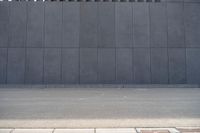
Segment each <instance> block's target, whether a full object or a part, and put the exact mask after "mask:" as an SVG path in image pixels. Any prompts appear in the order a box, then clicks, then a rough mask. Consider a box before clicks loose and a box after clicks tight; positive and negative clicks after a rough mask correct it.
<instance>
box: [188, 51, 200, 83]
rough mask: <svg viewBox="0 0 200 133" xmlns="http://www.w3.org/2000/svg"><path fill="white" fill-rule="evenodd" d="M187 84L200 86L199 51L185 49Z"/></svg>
mask: <svg viewBox="0 0 200 133" xmlns="http://www.w3.org/2000/svg"><path fill="white" fill-rule="evenodd" d="M186 57H187V60H186V61H187V83H189V84H197V83H198V84H200V69H199V68H200V60H199V57H200V49H199V48H187V50H186Z"/></svg>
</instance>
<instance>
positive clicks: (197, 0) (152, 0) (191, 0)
mask: <svg viewBox="0 0 200 133" xmlns="http://www.w3.org/2000/svg"><path fill="white" fill-rule="evenodd" d="M2 1H9V2H12V1H17V2H21V1H25V2H28V1H35V2H37V1H43V2H45V1H66V2H147V3H148V2H154V3H159V2H189V3H193V2H194V3H200V0H0V2H2Z"/></svg>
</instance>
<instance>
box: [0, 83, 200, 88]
mask: <svg viewBox="0 0 200 133" xmlns="http://www.w3.org/2000/svg"><path fill="white" fill-rule="evenodd" d="M0 88H20V89H21V88H41V89H43V88H200V85H198V84H145V85H144V84H48V85H44V84H42V85H40V84H35V85H25V84H9V85H8V84H1V85H0Z"/></svg>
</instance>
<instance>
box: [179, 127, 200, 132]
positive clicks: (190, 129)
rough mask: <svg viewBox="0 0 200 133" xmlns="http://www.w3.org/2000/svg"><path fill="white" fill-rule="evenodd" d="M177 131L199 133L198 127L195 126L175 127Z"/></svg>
mask: <svg viewBox="0 0 200 133" xmlns="http://www.w3.org/2000/svg"><path fill="white" fill-rule="evenodd" d="M177 130H178V131H180V132H181V133H200V128H196V127H185V128H184V127H180V128H177Z"/></svg>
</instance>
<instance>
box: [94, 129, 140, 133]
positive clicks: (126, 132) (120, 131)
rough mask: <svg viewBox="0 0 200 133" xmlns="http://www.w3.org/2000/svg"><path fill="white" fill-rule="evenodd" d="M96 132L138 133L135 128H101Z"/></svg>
mask: <svg viewBox="0 0 200 133" xmlns="http://www.w3.org/2000/svg"><path fill="white" fill-rule="evenodd" d="M96 133H136V130H135V129H134V128H99V129H96Z"/></svg>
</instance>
